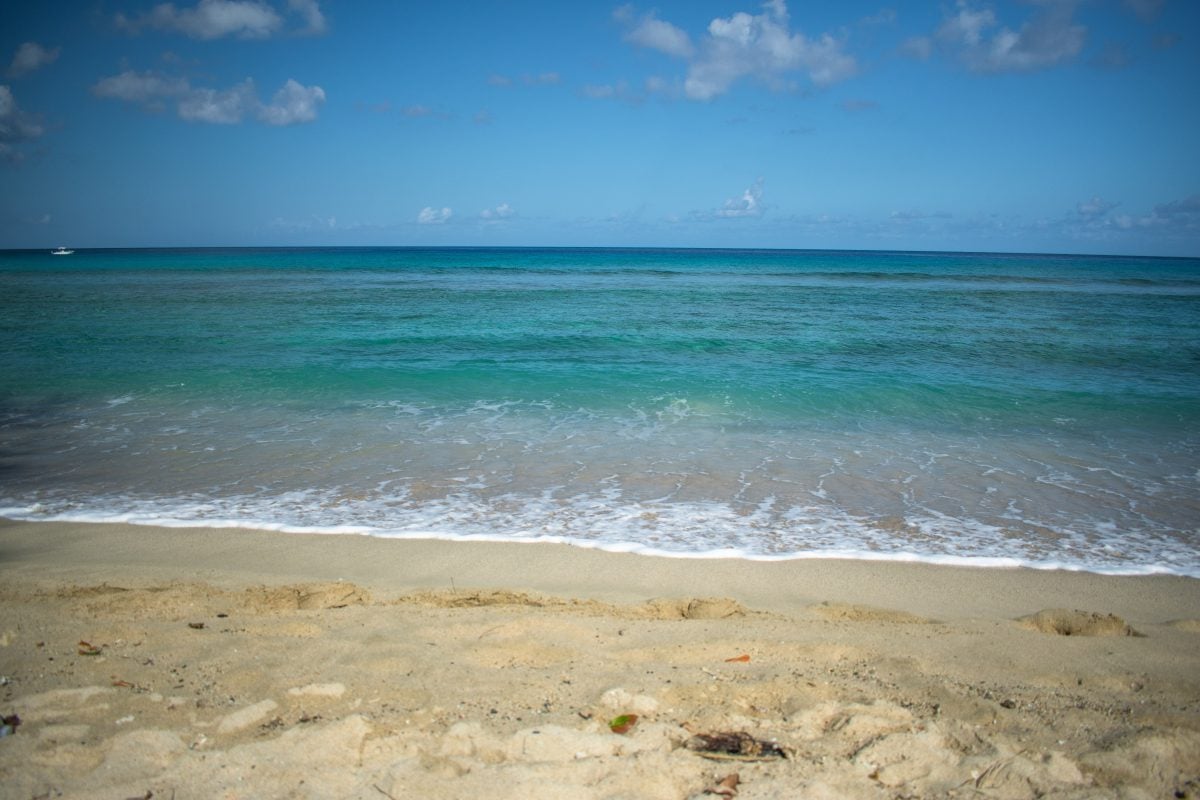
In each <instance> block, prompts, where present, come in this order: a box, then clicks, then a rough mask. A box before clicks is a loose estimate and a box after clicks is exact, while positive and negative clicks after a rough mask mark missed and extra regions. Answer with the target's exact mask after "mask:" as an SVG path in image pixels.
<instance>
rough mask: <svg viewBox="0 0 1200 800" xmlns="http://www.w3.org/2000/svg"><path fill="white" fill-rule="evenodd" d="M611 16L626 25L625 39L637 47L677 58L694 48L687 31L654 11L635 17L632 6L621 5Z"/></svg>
mask: <svg viewBox="0 0 1200 800" xmlns="http://www.w3.org/2000/svg"><path fill="white" fill-rule="evenodd" d="M613 17H614V18H615V19H616V20H617V21H618V22H622V23H624V24H625V25H626V26H627V30H626V31H625V41H627V42H630V43H631V44H636V45H638V46H639V47H647V48H649V49H651V50H658V51H659V52H662V53H666V54H667V55H669V56H675V57H677V58H690V57H691V55H692V53H693V52H694V51H695V48H694V47H693V46H692V40H691V38H690V37H689V36H688V35H687V33H686V32H685V31H683V30H681V29H680V28H677V27H675V26H674V25H672V24H671V23H669V22H666V21H664V20H661V19H659V18H658V17H657V16H655V14H654V12H650V13H649V14H645V15H643V16H642V17H641V18H640V19H638V18H635V15H634V13H633V6H628V5H626V6H621V7H620V8H618V9H617V10H616V11H615V12H614V13H613Z"/></svg>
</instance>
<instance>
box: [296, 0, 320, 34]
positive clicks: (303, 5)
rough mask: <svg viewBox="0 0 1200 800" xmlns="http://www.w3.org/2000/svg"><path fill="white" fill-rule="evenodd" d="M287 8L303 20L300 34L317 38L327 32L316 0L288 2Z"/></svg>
mask: <svg viewBox="0 0 1200 800" xmlns="http://www.w3.org/2000/svg"><path fill="white" fill-rule="evenodd" d="M288 8H290V9H291V10H292V11H293V12H294V13H296V14H299V15H300V16H301V17H303V18H304V23H305V27H304V29H303V30H302V31H300V32H301V33H308V34H312V35H314V36H319V35H321V34H323V33H325V31H326V30H328V28H329V26H328V24H327V23H326V22H325V15H324V14H322V13H321V6H320V5H318V3H317V0H288Z"/></svg>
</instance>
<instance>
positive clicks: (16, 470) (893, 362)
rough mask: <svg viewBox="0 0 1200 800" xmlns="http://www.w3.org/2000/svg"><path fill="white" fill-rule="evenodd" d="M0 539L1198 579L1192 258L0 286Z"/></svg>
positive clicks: (387, 260) (486, 262) (732, 262)
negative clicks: (37, 522)
mask: <svg viewBox="0 0 1200 800" xmlns="http://www.w3.org/2000/svg"><path fill="white" fill-rule="evenodd" d="M0 375H3V376H4V380H3V384H2V385H0V514H3V515H5V516H9V517H15V518H24V519H89V520H127V521H135V522H146V523H164V524H183V523H203V524H206V525H214V524H217V525H226V524H240V525H249V526H254V527H267V528H280V529H285V530H323V531H334V532H358V533H370V534H375V535H380V536H437V537H446V538H479V537H484V538H499V539H522V540H524V539H551V540H565V541H571V542H575V543H578V544H583V545H588V546H596V547H605V548H609V549H625V550H637V551H643V552H655V553H661V554H668V555H699V554H714V553H723V554H735V555H741V556H744V557H796V556H832V555H841V556H853V557H863V558H898V559H922V560H931V561H962V560H966V561H969V562H972V563H980V564H1010V563H1014V564H1015V563H1023V564H1032V565H1038V566H1065V567H1070V568H1080V569H1089V570H1097V571H1113V572H1149V571H1167V572H1175V573H1181V574H1190V575H1198V576H1200V551H1198V547H1197V545H1198V544H1200V260H1189V259H1136V258H1100V257H1082V256H1038V255H995V254H944V253H877V252H864V253H857V252H806V251H741V250H739V251H721V250H615V249H604V250H574V249H565V250H564V249H528V250H521V249H429V250H422V249H306V250H272V249H268V250H128V251H118V250H111V251H79V252H77V253H76V254H75V255H73V256H68V257H52V256H50V255H49V254H48V253H47V252H41V251H39V252H19V251H8V252H5V253H0Z"/></svg>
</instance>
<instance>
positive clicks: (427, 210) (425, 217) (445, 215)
mask: <svg viewBox="0 0 1200 800" xmlns="http://www.w3.org/2000/svg"><path fill="white" fill-rule="evenodd" d="M453 215H454V212H453V211H451V210H450V209H448V208H433V207H432V206H425V207H424V208H422V209H421V213H420V214H417V222H418V223H420V224H421V225H441V224H442V223H444V222H445V221H446V220H448V219H450V217H451V216H453Z"/></svg>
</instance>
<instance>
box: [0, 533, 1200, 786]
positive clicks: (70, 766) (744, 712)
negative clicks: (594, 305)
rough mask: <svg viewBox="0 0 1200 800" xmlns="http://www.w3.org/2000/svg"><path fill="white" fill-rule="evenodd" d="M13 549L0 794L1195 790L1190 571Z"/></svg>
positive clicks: (393, 551) (5, 573)
mask: <svg viewBox="0 0 1200 800" xmlns="http://www.w3.org/2000/svg"><path fill="white" fill-rule="evenodd" d="M0 579H2V580H0V595H2V600H3V602H2V604H0V683H2V685H0V701H2V702H0V712H2V714H3V716H4V717H5V721H6V727H5V728H4V729H3V730H4V732H5V734H6V735H5V736H3V738H0V795H2V796H3V797H6V798H9V797H11V798H30V799H32V798H58V797H66V798H84V797H86V798H133V797H137V798H150V797H154V798H171V797H174V798H178V799H179V800H184V799H185V798H213V797H221V798H251V797H253V798H264V797H296V798H371V799H372V800H380V798H385V799H386V798H397V799H398V798H415V797H433V798H457V797H464V798H465V797H497V798H507V797H512V798H518V797H519V798H542V797H546V798H550V797H554V798H562V797H580V798H593V797H594V798H693V797H694V798H703V797H709V798H711V797H734V796H736V797H739V798H767V797H808V798H824V797H828V798H836V797H851V798H854V797H864V798H867V797H870V798H875V797H879V798H893V797H894V798H900V797H998V798H1025V797H1030V798H1032V797H1042V796H1052V797H1079V798H1084V797H1087V798H1095V797H1122V798H1126V797H1128V798H1141V797H1145V798H1151V797H1154V798H1158V797H1193V796H1200V581H1197V580H1194V579H1190V578H1180V577H1170V576H1153V577H1110V576H1099V575H1094V574H1087V573H1078V572H1055V571H1035V570H1025V569H995V568H993V569H978V568H965V567H949V566H930V565H924V564H905V563H895V562H870V561H839V560H798V561H784V562H750V561H738V560H726V559H667V558H652V557H645V556H637V555H627V554H614V553H604V552H599V551H594V550H586V549H581V548H577V547H570V546H566V545H555V544H495V543H484V542H476V543H451V542H439V541H424V540H383V539H371V538H366V537H358V536H331V535H300V534H285V533H271V532H261V531H243V530H230V529H223V530H214V529H162V528H151V527H134V526H127V525H95V524H91V525H89V524H67V523H21V522H0ZM634 716H636V720H632V719H631V718H632V717H634ZM620 717H625V719H624V720H618V718H620ZM615 721H619V722H624V723H625V725H624V726H621V725H618V726H617V727H621V728H624V732H623V733H618V732H614V730H613V729H612V728H613V726H612V724H611V723H613V722H615Z"/></svg>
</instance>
